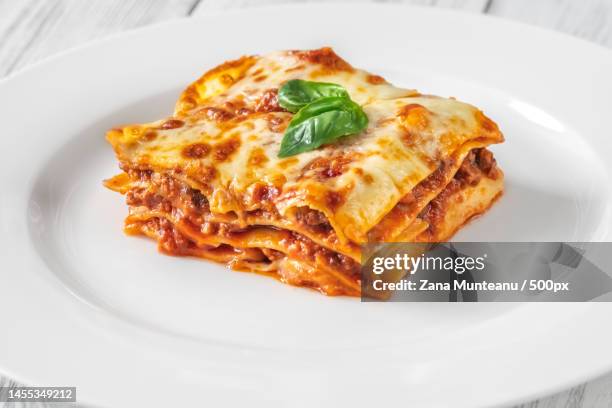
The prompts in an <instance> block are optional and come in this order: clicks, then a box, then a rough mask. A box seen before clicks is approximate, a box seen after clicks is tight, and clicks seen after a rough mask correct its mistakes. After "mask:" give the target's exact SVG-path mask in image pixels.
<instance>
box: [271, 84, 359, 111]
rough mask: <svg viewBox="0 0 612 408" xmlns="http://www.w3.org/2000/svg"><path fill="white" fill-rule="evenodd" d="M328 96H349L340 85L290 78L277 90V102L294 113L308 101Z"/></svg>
mask: <svg viewBox="0 0 612 408" xmlns="http://www.w3.org/2000/svg"><path fill="white" fill-rule="evenodd" d="M328 96H342V97H345V98H349V95H348V92H347V91H346V89H344V88H343V87H342V86H340V85H337V84H332V83H328V82H313V81H304V80H302V79H292V80H291V81H287V82H286V83H285V85H283V86H282V87H281V89H280V90H279V91H278V103H279V105H280V106H281V107H283V108H284V109H287V110H288V111H289V112H292V113H295V112H297V111H299V110H300V109H301V108H303V107H304V106H306V105H308V104H309V103H311V102H314V101H316V100H317V99H320V98H324V97H328Z"/></svg>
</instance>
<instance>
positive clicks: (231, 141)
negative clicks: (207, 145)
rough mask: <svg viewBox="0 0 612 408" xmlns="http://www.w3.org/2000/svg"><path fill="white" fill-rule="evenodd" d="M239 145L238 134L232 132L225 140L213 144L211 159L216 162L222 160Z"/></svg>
mask: <svg viewBox="0 0 612 408" xmlns="http://www.w3.org/2000/svg"><path fill="white" fill-rule="evenodd" d="M239 147H240V136H239V135H237V134H234V135H232V136H230V137H229V138H228V139H227V140H224V141H222V142H219V143H217V144H215V145H214V146H213V148H212V155H213V159H214V160H215V161H216V162H224V161H226V160H228V159H229V158H230V157H231V155H232V154H234V152H236V150H238V148H239Z"/></svg>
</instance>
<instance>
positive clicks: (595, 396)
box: [583, 373, 612, 408]
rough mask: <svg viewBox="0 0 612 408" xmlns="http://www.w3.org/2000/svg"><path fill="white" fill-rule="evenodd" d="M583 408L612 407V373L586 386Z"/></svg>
mask: <svg viewBox="0 0 612 408" xmlns="http://www.w3.org/2000/svg"><path fill="white" fill-rule="evenodd" d="M583 407H585V408H587V407H588V408H610V407H612V373H610V374H608V375H605V376H603V377H600V378H598V379H596V380H593V381H591V382H589V383H588V384H587V385H586V389H585V393H584V402H583Z"/></svg>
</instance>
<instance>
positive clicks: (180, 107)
mask: <svg viewBox="0 0 612 408" xmlns="http://www.w3.org/2000/svg"><path fill="white" fill-rule="evenodd" d="M294 80H301V81H312V82H313V83H316V84H323V85H325V84H328V85H329V84H333V87H334V89H342V90H345V92H346V94H347V96H346V101H348V100H349V99H348V98H349V97H350V101H351V103H353V105H354V106H356V107H357V108H355V109H360V112H362V113H364V114H365V117H364V118H365V119H364V121H362V125H363V130H361V131H359V132H358V133H354V134H346V133H347V132H344V134H343V135H342V137H336V138H334V139H333V140H331V139H330V141H329V142H328V143H322V144H321V145H316V144H314V145H313V144H312V143H311V144H310V148H309V149H307V150H304V151H300V152H299V153H295V154H294V153H291V154H281V153H282V152H281V144H282V143H284V142H283V139H284V138H286V137H287V133H288V132H289V129H290V128H291V127H295V126H294V125H295V121H296V120H297V118H298V116H299V115H302V116H304V113H303V110H305V109H306V110H307V109H308V108H307V107H304V108H301V110H299V111H297V112H296V111H291V110H288V109H286V108H285V107H283V104H282V103H279V90H280V89H281V88H282V87H283V86H285V85H286V84H288V83H289V81H294ZM304 83H306V82H304ZM329 86H332V85H329ZM343 92H344V91H343ZM315 93H316V92H315ZM343 101H344V100H342V101H341V102H342V103H344V102H343ZM347 103H348V102H347ZM353 105H351V106H353ZM342 106H344V105H342ZM296 109H297V108H296ZM326 109H327V108H326ZM329 109H332V108H329ZM333 109H343V108H333ZM310 111H316V109H313V108H311V109H310ZM321 112H322V111H316V112H315V113H313V115H315V114H320V113H321ZM325 112H328V111H325ZM334 112H335V111H334ZM342 112H345V111H342ZM347 115H348V114H347ZM337 117H347V118H349V119H347V120H350V116H337ZM337 117H336V116H329V118H331V119H330V120H329V121H328V122H326V123H327V124H326V125H325V126H327V127H326V128H325V129H322V128H321V127H322V126H323V125H321V123H323V122H312V123H310V122H309V127H308V129H306V130H308V132H312V133H307V132H306V133H304V129H302V131H301V133H299V137H298V136H296V139H295V140H297V142H296V143H309V142H312V140H311V139H308V138H309V137H311V136H312V135H317V134H319V133H320V132H328V131H329V128H330V127H331V128H338V127H339V126H343V124H342V123H340V122H341V121H340V120H339V119H337ZM340 130H342V129H340ZM317 132H319V133H317ZM294 133H295V132H294ZM107 139H108V141H109V142H110V143H111V145H112V146H113V148H114V150H115V153H116V156H117V159H118V161H119V166H120V168H121V170H122V172H121V173H120V174H119V175H117V176H115V177H113V178H111V179H108V180H106V181H105V185H106V186H107V187H108V188H110V189H112V190H114V191H117V192H120V193H122V194H125V196H126V201H127V204H128V206H129V215H128V216H127V218H126V220H125V231H126V232H127V233H128V234H143V235H146V236H148V237H151V238H153V239H155V240H157V242H158V246H159V249H160V250H161V251H162V252H164V253H167V254H171V255H189V256H196V257H201V258H205V259H209V260H213V261H216V262H221V263H224V264H227V265H229V266H230V267H232V268H234V269H238V270H247V271H254V272H259V273H264V274H270V275H272V276H276V277H278V278H279V279H280V280H281V281H282V282H285V283H289V284H292V285H297V286H306V287H311V288H315V289H317V290H319V291H320V292H322V293H325V294H328V295H349V296H359V295H360V292H361V286H360V261H361V246H360V245H361V244H364V243H371V242H441V241H446V240H448V239H449V238H450V237H451V236H452V235H453V234H454V233H455V232H456V231H457V230H458V229H459V228H461V227H462V226H463V225H464V224H465V223H466V222H467V221H468V220H469V219H470V218H472V217H474V216H476V215H478V214H481V213H483V212H484V211H486V210H487V209H488V208H489V207H490V206H491V204H492V203H493V202H494V201H495V200H496V198H498V197H499V196H500V195H501V194H502V191H503V173H502V172H501V170H500V169H499V168H498V167H497V166H496V161H495V159H494V158H493V155H492V153H491V152H490V151H489V150H488V149H487V146H488V145H490V144H493V143H500V142H502V141H503V140H504V139H503V136H502V134H501V132H500V131H499V129H498V127H497V125H496V124H495V123H494V122H493V121H491V120H490V119H489V118H488V117H486V116H485V115H484V114H483V113H482V112H481V111H480V110H478V109H477V108H475V107H473V106H471V105H468V104H466V103H462V102H459V101H457V100H455V99H454V98H448V99H447V98H441V97H437V96H431V95H423V94H420V93H419V92H417V91H414V90H410V89H401V88H397V87H394V86H392V85H391V84H389V83H388V82H387V81H385V79H383V78H382V77H380V76H377V75H373V74H370V73H368V72H365V71H362V70H359V69H356V68H354V67H353V66H351V65H350V64H349V63H348V62H346V61H345V60H343V59H342V58H340V57H339V56H338V55H336V54H335V53H334V51H332V50H331V49H330V48H321V49H317V50H308V51H282V52H274V53H271V54H268V55H263V56H246V57H242V58H240V59H237V60H234V61H229V62H226V63H224V64H222V65H220V66H218V67H216V68H213V69H212V70H210V71H208V72H206V73H205V74H204V75H203V76H202V77H201V78H199V79H198V80H197V81H195V82H194V83H193V84H191V85H190V86H188V87H187V89H185V91H183V93H182V94H181V95H180V98H179V100H178V102H177V104H176V107H175V111H174V114H173V115H172V116H171V117H168V118H164V119H162V120H159V121H156V122H152V123H146V124H136V125H128V126H123V127H120V128H115V129H112V130H110V131H109V132H108V134H107ZM307 139H308V140H307ZM313 146H315V147H313ZM302 150H303V149H302Z"/></svg>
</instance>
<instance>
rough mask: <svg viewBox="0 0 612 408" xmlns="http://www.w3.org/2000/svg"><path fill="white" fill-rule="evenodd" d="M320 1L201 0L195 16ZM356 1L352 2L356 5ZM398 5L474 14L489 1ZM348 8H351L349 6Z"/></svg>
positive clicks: (422, 0) (424, 0)
mask: <svg viewBox="0 0 612 408" xmlns="http://www.w3.org/2000/svg"><path fill="white" fill-rule="evenodd" d="M316 1H320V0H293V1H287V0H201V1H200V2H199V3H198V5H197V6H196V8H195V10H194V13H193V15H202V14H206V13H208V12H212V11H220V10H229V9H239V8H244V7H254V6H262V5H272V4H286V3H308V2H316ZM357 1H359V2H362V3H371V2H374V3H384V0H357ZM354 2H355V0H354V1H353V2H352V3H354ZM396 3H400V4H416V5H422V6H437V7H446V8H454V9H461V10H466V11H472V12H482V11H484V10H485V8H486V6H487V3H488V1H487V0H399V1H396ZM347 7H350V5H349V4H347Z"/></svg>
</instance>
